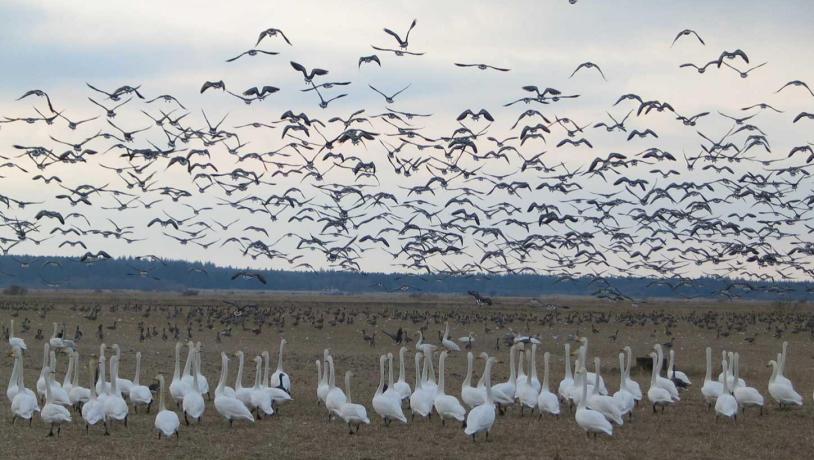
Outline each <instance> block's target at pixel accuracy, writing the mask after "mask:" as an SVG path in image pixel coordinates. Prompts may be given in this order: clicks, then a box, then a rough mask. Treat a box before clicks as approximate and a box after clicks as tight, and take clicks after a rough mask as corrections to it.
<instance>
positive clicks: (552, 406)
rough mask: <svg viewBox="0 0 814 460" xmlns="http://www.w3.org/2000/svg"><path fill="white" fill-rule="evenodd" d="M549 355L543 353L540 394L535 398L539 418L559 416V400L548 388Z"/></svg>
mask: <svg viewBox="0 0 814 460" xmlns="http://www.w3.org/2000/svg"><path fill="white" fill-rule="evenodd" d="M549 359H550V354H549V353H548V352H545V353H544V354H543V383H542V385H541V388H540V394H539V395H538V396H537V410H538V411H539V412H540V418H542V417H543V414H551V415H556V416H557V417H559V416H560V400H559V398H557V395H555V394H554V393H552V392H551V390H549V388H548V362H549Z"/></svg>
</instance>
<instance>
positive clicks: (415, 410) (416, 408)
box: [410, 351, 435, 419]
mask: <svg viewBox="0 0 814 460" xmlns="http://www.w3.org/2000/svg"><path fill="white" fill-rule="evenodd" d="M423 356H424V353H421V352H420V351H419V352H416V354H415V387H414V388H413V393H412V394H411V395H410V411H411V412H412V416H411V418H413V419H414V418H415V416H416V414H418V415H419V416H421V417H425V418H426V417H429V415H430V414H431V413H432V405H433V401H434V400H435V396H434V394H433V393H432V392H430V391H428V390H426V389H425V388H424V383H423V380H424V379H423V378H422V377H421V358H422V357H423ZM425 369H426V365H425Z"/></svg>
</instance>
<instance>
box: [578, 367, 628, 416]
mask: <svg viewBox="0 0 814 460" xmlns="http://www.w3.org/2000/svg"><path fill="white" fill-rule="evenodd" d="M599 366H600V362H599V358H598V357H596V358H594V368H595V372H594V391H593V393H592V394H590V395H589V396H588V401H587V406H588V407H589V408H590V409H593V410H595V411H598V412H600V413H602V415H604V416H605V418H606V419H608V421H609V422H613V423H615V424H617V425H619V426H621V425H623V424H624V423H625V422H624V420H622V416H623V415H624V414H623V413H622V411H621V409H620V408H619V405H618V404H617V402H616V400H615V399H614V398H613V396H608V395H602V394H599V377H600V373H599V369H600V367H599Z"/></svg>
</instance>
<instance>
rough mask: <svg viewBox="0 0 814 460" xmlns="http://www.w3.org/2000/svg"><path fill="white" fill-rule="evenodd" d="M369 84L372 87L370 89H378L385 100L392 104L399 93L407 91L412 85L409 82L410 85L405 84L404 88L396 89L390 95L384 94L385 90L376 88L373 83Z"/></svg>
mask: <svg viewBox="0 0 814 460" xmlns="http://www.w3.org/2000/svg"><path fill="white" fill-rule="evenodd" d="M367 86H369V87H370V89H372V90H373V91H376V92H377V93H379V94H381V95H382V97H383V98H384V101H385V102H387V103H388V104H392V103H393V102H394V100H395V98H396V96H398V95H399V94H401V93H402V92H404V91H405V90H406V89H407V88H409V87H410V84H408V85H407V86H405V87H404V88H402V89H400V90H398V91H396V92H395V93H394V94H392V95H390V96H388V95H387V94H384V93H383V92H381V91H379V90H378V89H376V88H375V87H374V86H373V85H371V84H368V85H367Z"/></svg>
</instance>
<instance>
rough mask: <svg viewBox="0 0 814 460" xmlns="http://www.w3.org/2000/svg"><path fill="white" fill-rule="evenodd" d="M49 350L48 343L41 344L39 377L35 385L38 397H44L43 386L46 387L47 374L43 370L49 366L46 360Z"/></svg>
mask: <svg viewBox="0 0 814 460" xmlns="http://www.w3.org/2000/svg"><path fill="white" fill-rule="evenodd" d="M49 350H50V345H49V344H48V342H45V343H43V344H42V368H41V369H40V376H39V378H38V379H37V384H36V388H37V394H38V395H40V397H45V386H46V382H48V378H47V373H46V371H45V369H46V368H48V365H49V364H50V361H49V360H48V356H49V352H48V351H49Z"/></svg>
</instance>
